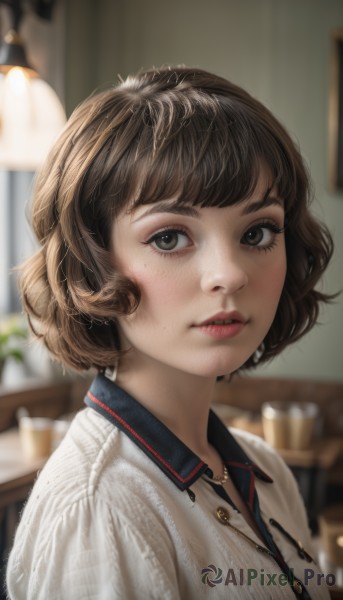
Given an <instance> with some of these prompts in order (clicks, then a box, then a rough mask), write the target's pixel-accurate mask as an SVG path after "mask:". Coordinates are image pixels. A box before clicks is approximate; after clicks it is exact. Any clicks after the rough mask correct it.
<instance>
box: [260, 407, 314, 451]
mask: <svg viewBox="0 0 343 600" xmlns="http://www.w3.org/2000/svg"><path fill="white" fill-rule="evenodd" d="M318 413H319V410H318V405H317V404H315V403H314V402H299V403H296V402H289V403H287V402H266V403H265V404H263V405H262V426H263V435H264V437H265V439H266V441H267V442H268V443H269V444H270V445H271V446H273V447H274V448H277V449H287V450H307V449H308V448H310V446H311V442H312V440H313V437H314V433H315V429H316V425H317V421H318Z"/></svg>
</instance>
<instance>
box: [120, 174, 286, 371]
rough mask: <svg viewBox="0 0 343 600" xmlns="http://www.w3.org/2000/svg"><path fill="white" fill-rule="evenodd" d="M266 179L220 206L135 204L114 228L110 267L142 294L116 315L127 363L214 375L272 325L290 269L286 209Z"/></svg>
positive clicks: (230, 367)
mask: <svg viewBox="0 0 343 600" xmlns="http://www.w3.org/2000/svg"><path fill="white" fill-rule="evenodd" d="M267 188H268V185H267V183H266V178H265V177H264V176H263V174H262V175H261V178H260V181H259V182H258V185H257V187H256V189H255V191H254V193H253V194H252V196H251V197H250V198H249V199H248V200H246V201H243V202H241V203H239V204H237V205H235V206H229V207H225V208H199V207H190V206H186V207H180V206H179V207H178V206H177V203H176V202H175V200H169V201H161V202H158V203H156V204H153V205H146V206H140V207H138V208H137V209H136V210H134V211H133V212H132V213H130V214H128V213H124V214H122V215H121V216H119V217H118V218H117V219H116V221H115V223H114V225H113V235H112V255H113V263H114V267H115V268H116V269H117V270H118V271H119V272H121V273H122V274H124V275H126V276H127V277H129V278H130V279H132V280H133V281H135V282H136V283H137V284H138V286H139V288H140V291H141V302H140V304H139V306H138V309H137V310H136V311H135V312H134V313H133V314H132V315H130V316H127V317H122V318H120V319H119V320H118V329H119V334H120V338H121V343H122V348H123V349H127V348H131V349H132V350H131V353H130V360H132V359H134V360H135V362H136V363H137V361H138V364H142V365H143V364H147V363H149V364H150V365H151V364H153V365H154V367H155V368H158V367H159V366H162V365H163V368H165V367H169V368H170V369H177V370H181V371H183V372H188V373H191V374H194V375H199V376H204V377H210V376H213V377H216V376H218V375H224V374H229V373H231V372H233V371H235V370H236V369H238V368H239V367H240V366H241V365H242V364H243V363H244V362H245V361H246V360H247V359H248V358H249V357H250V356H251V354H253V352H254V351H255V350H256V348H257V347H258V346H259V344H260V343H261V341H262V340H263V339H264V337H265V335H266V333H267V332H268V330H269V328H270V326H271V324H272V321H273V319H274V316H275V312H276V309H277V306H278V302H279V299H280V295H281V292H282V289H283V285H284V280H285V274H286V252H285V242H284V234H283V226H284V208H283V202H282V200H281V199H280V198H278V196H277V193H276V190H271V191H269V193H268V195H266V189H267Z"/></svg>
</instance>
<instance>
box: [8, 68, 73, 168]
mask: <svg viewBox="0 0 343 600" xmlns="http://www.w3.org/2000/svg"><path fill="white" fill-rule="evenodd" d="M65 121H66V116H65V113H64V110H63V107H62V104H61V102H60V100H59V98H58V96H57V94H56V93H55V92H54V90H53V89H52V88H51V87H50V86H49V85H48V84H47V83H46V82H45V81H43V80H42V79H40V78H39V77H38V76H36V74H35V73H33V72H32V71H31V70H30V69H26V68H22V67H12V68H10V69H9V70H8V72H7V74H5V75H1V74H0V167H1V168H3V169H7V170H25V171H35V170H36V169H37V168H39V167H40V165H41V163H42V162H43V160H44V158H45V157H46V155H47V153H48V152H49V150H50V148H51V146H52V144H53V142H54V140H55V139H56V137H57V135H58V134H59V132H60V131H61V129H62V127H63V125H64V123H65Z"/></svg>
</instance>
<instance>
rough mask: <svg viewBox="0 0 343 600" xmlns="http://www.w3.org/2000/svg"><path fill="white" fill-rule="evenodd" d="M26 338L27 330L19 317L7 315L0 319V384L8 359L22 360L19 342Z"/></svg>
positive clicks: (22, 352)
mask: <svg viewBox="0 0 343 600" xmlns="http://www.w3.org/2000/svg"><path fill="white" fill-rule="evenodd" d="M26 338H27V328H26V327H25V326H24V325H23V320H22V317H21V316H20V315H7V316H6V317H3V318H2V319H0V383H1V380H2V375H3V371H4V367H5V364H6V362H7V360H8V359H10V358H14V360H16V361H18V362H22V361H23V360H24V350H23V344H22V343H20V342H22V341H23V340H25V339H26Z"/></svg>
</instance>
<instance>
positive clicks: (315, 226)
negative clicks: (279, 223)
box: [20, 67, 332, 370]
mask: <svg viewBox="0 0 343 600" xmlns="http://www.w3.org/2000/svg"><path fill="white" fill-rule="evenodd" d="M262 164H263V165H266V166H267V167H268V173H270V187H272V186H274V185H275V186H276V189H277V191H278V195H279V196H280V197H281V198H282V199H283V200H284V203H285V212H286V229H285V240H286V253H287V274H286V280H285V285H284V288H283V292H282V295H281V299H280V303H279V306H278V310H277V313H276V315H275V318H274V321H273V324H272V326H271V328H270V330H269V332H268V334H267V336H266V338H265V340H264V344H265V352H264V354H263V356H262V358H261V361H265V360H268V359H270V358H272V357H273V356H275V355H277V354H278V353H279V352H280V351H281V350H282V349H283V348H285V347H286V346H287V345H288V344H290V343H293V342H295V341H296V340H298V339H299V338H300V337H301V336H302V335H303V334H304V333H306V332H307V331H308V330H310V329H311V327H312V326H313V325H314V323H315V322H316V320H317V318H318V312H319V306H320V303H321V302H328V301H329V300H330V298H331V296H329V295H328V294H325V293H324V292H323V291H319V290H317V289H315V286H316V284H317V282H318V280H319V279H320V277H321V275H322V273H323V271H324V270H325V268H326V266H327V264H328V261H329V259H330V257H331V254H332V239H331V236H330V234H329V232H328V230H327V229H326V227H325V226H324V225H322V224H321V223H319V222H318V221H317V220H316V219H315V218H314V217H313V216H312V215H311V214H310V212H309V204H310V199H311V198H310V196H311V193H310V184H309V179H308V175H307V172H306V169H305V166H304V163H303V160H302V158H301V155H300V153H299V151H298V148H297V147H296V145H295V143H294V142H293V141H292V139H291V137H290V136H289V134H288V133H287V132H286V130H285V129H284V127H283V126H282V125H281V124H280V123H279V122H278V121H277V119H276V118H275V117H274V116H273V115H272V114H271V113H270V112H269V110H268V109H267V108H266V107H264V106H263V105H262V104H261V103H260V102H258V101H257V100H256V99H254V98H252V97H251V96H250V95H249V94H248V93H247V92H246V91H244V90H243V89H241V88H240V87H237V86H236V85H234V84H232V83H230V82H228V81H226V80H225V79H223V78H221V77H219V76H216V75H213V74H210V73H207V72H205V71H203V70H199V69H191V68H186V67H177V68H172V67H165V68H162V69H151V70H147V71H143V72H140V73H139V74H137V75H135V76H130V77H128V78H127V79H126V80H125V81H122V82H121V83H120V84H119V85H118V86H113V87H111V88H110V89H107V90H105V91H101V92H98V93H96V94H94V95H92V96H91V97H90V98H88V99H87V100H86V101H84V102H83V103H82V104H81V105H80V106H79V107H78V108H77V109H76V110H75V111H74V113H73V115H72V116H71V118H70V119H69V121H68V123H67V124H66V126H65V129H64V131H63V132H62V134H61V135H60V137H59V139H58V140H57V142H56V144H55V146H54V147H53V149H52V151H51V152H50V154H49V156H48V158H47V160H46V162H45V165H44V166H43V168H42V169H41V172H40V174H39V175H38V177H37V180H36V183H35V193H34V198H33V204H32V225H33V229H34V232H35V234H36V237H37V238H38V242H39V244H40V248H39V249H38V251H37V252H36V254H35V255H34V256H33V257H31V258H30V259H29V260H28V261H26V263H24V265H23V266H22V268H21V277H20V286H21V292H22V299H23V305H24V309H25V310H26V312H27V314H28V317H29V322H30V326H31V328H32V330H33V332H34V333H35V335H36V336H37V337H39V338H42V339H43V341H44V343H45V344H46V346H47V348H48V349H49V351H50V352H51V353H52V355H53V356H54V357H55V358H56V359H57V360H59V361H60V362H62V363H64V364H65V365H67V366H69V367H72V368H73V369H76V370H87V369H89V368H91V367H94V368H96V369H98V370H104V369H105V368H106V367H112V366H113V365H114V364H115V363H116V361H117V359H118V358H119V356H120V348H119V340H118V332H117V327H116V319H117V317H120V316H123V315H127V314H129V313H131V312H133V311H134V310H135V309H136V308H137V306H138V304H139V301H140V292H139V289H138V288H137V285H136V284H135V282H133V281H130V280H129V279H127V278H126V277H123V276H121V275H120V274H119V273H117V272H115V270H114V268H113V266H112V264H111V256H110V238H111V229H112V223H113V220H114V219H115V218H116V216H117V215H119V214H120V213H121V211H130V210H132V209H134V208H135V207H137V206H139V205H142V204H149V203H154V202H157V201H160V200H164V199H170V198H172V197H173V198H175V197H176V198H177V199H178V202H179V203H180V204H190V205H194V206H199V207H218V208H221V207H224V206H231V205H234V204H237V203H239V202H241V201H243V200H245V199H247V198H248V197H249V196H250V195H251V194H252V192H253V191H254V189H255V186H256V183H257V180H258V177H259V174H260V170H261V165H262ZM267 191H268V190H266V193H267ZM253 366H255V364H254V361H253V357H250V358H249V359H248V360H247V362H246V363H245V364H244V365H243V368H250V367H253Z"/></svg>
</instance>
